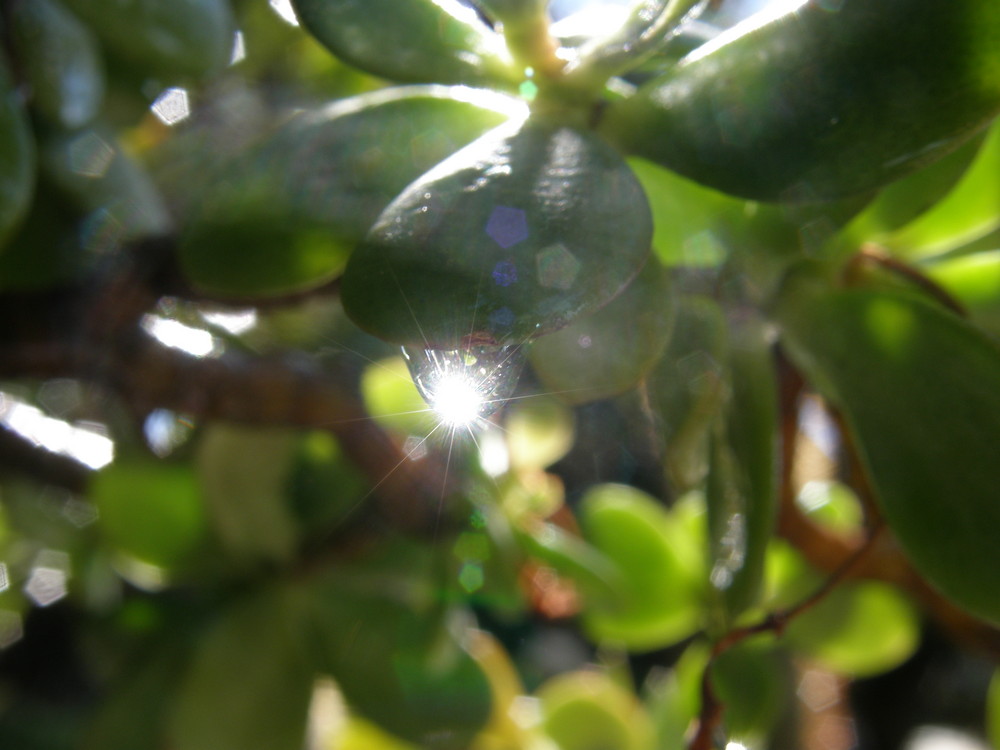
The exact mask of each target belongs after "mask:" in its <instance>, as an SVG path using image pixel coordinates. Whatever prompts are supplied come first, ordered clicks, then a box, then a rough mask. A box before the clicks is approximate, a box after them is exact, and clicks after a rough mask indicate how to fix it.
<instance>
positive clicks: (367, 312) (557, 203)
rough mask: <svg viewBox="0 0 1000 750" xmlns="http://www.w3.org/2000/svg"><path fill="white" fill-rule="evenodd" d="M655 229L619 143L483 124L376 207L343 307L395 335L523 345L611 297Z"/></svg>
mask: <svg viewBox="0 0 1000 750" xmlns="http://www.w3.org/2000/svg"><path fill="white" fill-rule="evenodd" d="M651 232H652V227H651V222H650V219H649V209H648V206H647V204H646V200H645V197H644V196H643V195H642V189H641V188H640V186H639V184H638V183H637V182H636V180H635V178H634V177H633V176H632V173H631V171H630V170H629V169H628V167H627V166H626V165H625V163H624V162H623V161H622V160H621V157H619V156H618V154H617V153H615V152H614V151H613V150H611V149H610V147H608V146H607V145H606V144H604V143H603V142H601V141H600V140H598V139H597V138H596V137H595V136H593V135H592V134H590V133H589V132H586V131H581V130H576V129H574V128H570V127H566V126H562V125H559V124H556V123H554V122H550V121H548V120H545V119H536V118H534V117H532V118H529V119H528V120H526V121H524V122H521V123H518V122H512V123H510V124H508V125H504V126H501V127H499V128H497V129H495V130H493V131H491V132H490V133H487V134H486V135H484V136H483V137H482V138H480V139H479V140H477V141H475V142H473V143H472V144H470V145H469V146H467V147H466V148H464V149H462V150H461V151H459V152H458V153H456V154H455V155H454V156H452V157H451V158H449V159H447V160H445V161H444V162H442V163H441V164H439V165H438V166H437V167H435V168H434V169H433V170H432V171H430V172H428V173H427V174H425V175H424V176H423V177H422V178H420V179H419V180H417V181H416V182H414V183H412V184H411V185H410V186H409V187H408V188H406V190H405V191H404V192H403V193H402V194H401V195H400V196H399V197H398V198H396V200H394V201H393V202H392V203H391V204H390V205H389V206H388V207H387V208H386V210H385V211H384V212H383V213H382V215H381V216H380V217H379V219H378V221H377V222H376V223H375V226H374V227H373V228H372V231H371V232H370V233H369V235H368V237H367V238H366V239H365V241H364V242H363V243H362V244H361V245H360V246H359V247H358V249H357V250H356V251H355V252H354V253H353V254H352V255H351V258H350V261H349V263H348V266H347V270H346V272H345V274H344V280H343V284H342V299H343V301H344V308H345V310H347V313H348V314H349V315H350V316H351V317H352V318H353V319H354V321H355V322H356V323H358V324H359V325H360V326H361V327H362V328H364V329H365V330H367V331H369V332H370V333H373V334H375V335H377V336H378V337H379V338H382V339H385V340H387V341H393V342H395V343H400V344H405V345H414V346H420V347H422V348H442V349H457V348H460V346H461V345H462V344H463V343H466V344H467V343H475V344H494V343H513V344H521V343H522V342H524V341H525V340H527V339H529V338H531V337H534V336H538V335H541V334H543V333H546V332H548V331H552V330H556V329H558V328H560V327H562V326H564V325H566V324H568V323H569V322H571V321H572V320H573V319H574V318H576V317H578V316H580V315H583V314H586V313H588V312H592V311H594V310H596V309H598V308H599V307H601V306H603V305H604V304H606V303H607V302H609V301H610V300H611V299H612V298H614V296H615V295H617V294H618V293H619V292H620V291H621V290H622V288H623V287H624V286H625V284H627V283H628V281H629V280H631V278H632V277H633V276H634V275H635V274H636V273H638V271H639V270H640V269H641V267H642V264H643V262H644V261H645V259H646V257H647V255H648V253H649V240H650V235H651Z"/></svg>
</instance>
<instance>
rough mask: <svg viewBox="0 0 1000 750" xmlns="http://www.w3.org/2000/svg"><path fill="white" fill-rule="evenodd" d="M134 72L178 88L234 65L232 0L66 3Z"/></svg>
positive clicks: (73, 0)
mask: <svg viewBox="0 0 1000 750" xmlns="http://www.w3.org/2000/svg"><path fill="white" fill-rule="evenodd" d="M66 4H67V5H68V6H69V7H70V8H71V9H72V10H74V11H75V12H76V13H77V14H78V15H79V16H80V18H82V19H83V20H84V21H86V22H87V23H88V24H90V28H91V29H93V31H94V32H95V33H96V34H97V35H98V36H99V37H100V39H101V41H102V42H104V44H105V45H106V46H107V47H108V49H110V50H111V51H112V52H114V53H115V54H116V55H117V56H120V57H121V58H122V60H124V61H127V63H128V64H129V65H128V66H129V67H132V68H133V70H132V71H131V72H133V73H136V72H138V73H139V74H140V75H143V76H152V77H158V78H161V79H164V78H165V79H166V80H167V81H169V82H174V81H175V80H178V79H187V78H191V77H195V78H200V77H203V76H205V75H208V74H210V73H215V72H218V71H219V70H221V69H222V68H223V67H225V65H226V63H228V62H229V57H230V53H231V51H232V47H233V33H234V32H235V30H236V28H235V24H234V21H233V17H232V12H231V11H230V9H229V3H228V2H227V0H129V2H125V3H123V2H120V1H119V0H66Z"/></svg>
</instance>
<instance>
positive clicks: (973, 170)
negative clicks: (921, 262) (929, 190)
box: [882, 123, 1000, 257]
mask: <svg viewBox="0 0 1000 750" xmlns="http://www.w3.org/2000/svg"><path fill="white" fill-rule="evenodd" d="M998 226H1000V123H997V124H994V125H993V126H992V127H991V128H990V130H989V133H988V134H987V137H986V140H985V141H984V142H983V145H982V148H981V149H980V150H979V153H978V154H977V156H976V158H975V160H974V161H973V162H972V165H971V166H970V167H969V169H968V171H967V172H966V173H965V174H964V175H963V176H962V179H961V180H960V181H959V182H958V184H957V185H955V187H954V189H952V190H951V191H950V192H949V193H948V194H947V195H946V196H945V197H944V198H943V199H942V200H941V201H939V202H938V203H937V204H936V205H935V206H934V208H932V209H931V210H929V211H927V212H926V213H925V214H923V215H921V216H919V217H917V218H916V219H914V220H913V221H912V222H910V223H909V224H907V225H905V226H903V227H901V228H900V229H899V230H897V231H896V232H893V233H892V234H891V235H889V236H888V237H886V238H884V239H883V240H882V242H883V243H884V244H885V245H886V246H887V247H889V248H891V249H892V250H894V251H896V252H898V253H900V254H902V255H905V256H909V257H926V256H929V255H935V254H938V253H942V252H945V251H947V250H952V249H955V248H958V247H961V246H963V245H965V244H966V243H968V242H970V241H972V240H975V239H977V238H979V237H982V236H983V235H985V234H987V233H989V232H991V231H992V230H994V229H996V228H997V227H998Z"/></svg>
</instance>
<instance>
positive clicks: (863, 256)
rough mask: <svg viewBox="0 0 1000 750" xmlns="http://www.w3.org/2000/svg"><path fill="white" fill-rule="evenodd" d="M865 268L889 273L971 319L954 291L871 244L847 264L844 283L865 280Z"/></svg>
mask: <svg viewBox="0 0 1000 750" xmlns="http://www.w3.org/2000/svg"><path fill="white" fill-rule="evenodd" d="M866 266H874V267H875V268H881V269H883V270H885V271H888V272H889V273H891V274H892V275H893V276H896V277H898V278H900V279H902V280H904V281H906V282H907V283H908V284H911V285H913V286H914V287H916V288H917V289H919V290H920V291H922V292H923V293H924V294H926V295H927V296H928V297H930V298H931V299H934V300H936V301H937V302H939V303H940V304H941V305H942V306H943V307H946V308H948V309H949V310H951V311H952V312H953V313H955V314H956V315H960V316H961V317H963V318H967V317H968V316H969V313H968V311H967V310H966V309H965V306H964V305H963V304H962V303H961V302H959V301H958V299H956V298H955V297H954V296H953V295H952V294H951V292H949V291H948V290H947V289H945V288H944V287H943V286H941V285H940V284H938V283H937V282H936V281H934V280H933V279H931V278H929V277H928V276H927V275H926V274H925V273H923V272H922V271H921V270H920V269H919V268H916V267H914V266H912V265H910V264H909V263H906V262H904V261H902V260H900V259H899V258H896V257H895V256H893V255H890V254H889V253H888V252H886V251H885V250H884V249H883V248H881V247H879V246H878V245H875V244H872V243H869V244H866V245H864V246H863V247H862V248H861V249H860V250H858V252H857V253H855V254H854V256H852V257H851V259H850V260H849V261H848V262H847V265H846V266H845V267H844V280H845V281H846V282H847V283H848V284H849V285H853V284H857V283H858V282H859V281H860V280H861V279H862V274H863V272H864V269H865V267H866Z"/></svg>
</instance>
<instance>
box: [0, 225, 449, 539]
mask: <svg viewBox="0 0 1000 750" xmlns="http://www.w3.org/2000/svg"><path fill="white" fill-rule="evenodd" d="M172 249H173V248H172V243H171V241H170V240H168V239H159V240H150V241H147V242H146V243H144V244H143V246H142V247H139V248H136V250H135V252H133V253H132V254H131V256H130V257H126V258H125V259H120V260H119V262H117V263H115V264H111V265H109V267H108V268H105V269H102V270H101V271H100V272H98V273H97V274H95V276H94V277H92V278H91V279H89V280H88V281H87V283H84V284H80V285H77V286H72V287H66V288H62V289H58V290H51V291H45V292H41V293H35V294H32V293H19V294H5V295H0V320H4V321H5V324H4V326H3V328H2V330H0V377H8V378H22V377H30V378H54V377H68V378H75V379H79V380H84V381H87V382H91V383H94V384H96V385H98V386H101V387H103V388H105V389H107V390H109V391H110V392H112V393H114V394H116V395H117V396H119V397H120V398H121V399H122V400H123V401H124V402H125V403H126V404H127V405H128V406H129V407H130V408H131V409H132V410H133V412H134V413H135V414H136V415H138V416H140V417H141V416H143V415H145V414H147V413H148V412H149V411H151V410H153V409H159V408H162V409H170V410H173V411H176V412H179V413H183V414H185V415H188V416H191V417H193V418H196V419H205V420H229V421H234V422H241V423H245V424H259V425H288V426H297V427H306V428H308V427H312V428H317V429H324V430H329V431H330V432H332V433H333V434H334V435H335V436H336V437H337V438H338V441H339V443H340V444H341V447H342V449H343V451H344V453H345V454H346V455H347V456H348V458H350V459H351V460H352V461H353V462H354V463H355V464H356V465H357V467H358V468H359V469H360V470H361V471H362V472H364V473H365V474H366V476H367V477H368V478H369V480H370V481H371V483H372V485H373V487H374V488H375V489H374V490H373V499H374V500H375V502H376V504H377V507H378V508H379V509H380V511H381V513H382V515H383V516H385V517H386V519H387V520H388V521H389V522H390V523H391V524H392V525H393V526H395V527H397V528H401V529H404V530H408V531H413V532H433V531H435V530H437V528H438V526H439V521H440V519H439V517H438V516H439V515H440V506H441V503H442V500H443V499H445V498H446V497H447V496H450V495H452V494H453V491H454V488H453V484H452V483H451V482H450V481H449V479H448V477H447V473H446V472H445V467H444V463H443V461H441V460H440V458H439V457H438V456H436V455H435V454H434V453H430V454H429V455H427V456H426V457H425V458H423V459H421V460H419V461H411V460H409V458H408V457H407V455H406V454H405V453H404V451H403V449H402V447H401V446H400V445H399V444H398V443H397V441H396V440H395V439H393V438H392V437H391V436H390V435H389V434H388V433H386V432H385V431H384V430H382V429H381V428H380V427H379V426H378V425H377V424H376V423H375V422H374V421H372V420H371V418H370V416H369V415H368V414H367V412H366V411H365V409H364V407H363V405H362V403H361V399H360V397H359V395H358V394H357V392H356V389H355V388H353V387H350V386H345V385H343V384H344V383H352V382H353V380H354V378H353V376H352V375H350V374H349V373H347V372H346V371H341V370H336V369H329V368H327V369H320V368H319V366H318V365H316V364H313V363H311V362H309V361H308V360H303V361H297V360H296V361H293V360H292V359H291V358H290V357H284V358H282V357H254V356H250V355H247V354H244V353H236V352H234V353H227V354H225V355H223V356H221V357H218V358H198V357H193V356H190V355H187V354H185V353H183V352H180V351H177V350H174V349H170V348H167V347H165V346H163V345H161V344H160V343H159V342H157V341H156V340H155V339H153V338H152V337H151V336H149V335H147V334H146V333H145V332H144V331H143V330H142V329H141V327H140V325H139V322H140V321H141V318H142V316H143V315H144V314H145V313H146V312H147V311H148V310H150V309H152V308H153V307H154V306H155V304H156V301H157V300H158V297H159V291H160V290H159V287H158V283H157V282H158V281H160V280H162V273H163V268H164V256H167V257H168V258H169V256H170V255H171V254H172Z"/></svg>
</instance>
